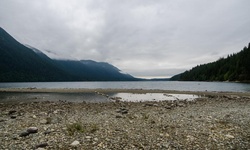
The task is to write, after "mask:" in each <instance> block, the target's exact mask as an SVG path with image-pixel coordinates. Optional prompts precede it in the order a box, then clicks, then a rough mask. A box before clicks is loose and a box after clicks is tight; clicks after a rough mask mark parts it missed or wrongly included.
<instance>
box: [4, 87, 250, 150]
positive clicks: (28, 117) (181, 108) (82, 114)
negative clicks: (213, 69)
mask: <svg viewBox="0 0 250 150" xmlns="http://www.w3.org/2000/svg"><path fill="white" fill-rule="evenodd" d="M95 91H96V92H99V93H110V92H115V93H121V92H125V93H140V92H143V93H153V92H155V93H173V94H197V95H204V96H205V97H201V98H197V99H195V100H193V101H187V100H184V101H179V100H173V101H159V102H122V101H119V100H114V101H110V102H106V103H86V102H81V103H79V102H78V103H73V102H67V101H66V102H65V101H46V99H45V100H44V101H35V102H22V101H19V102H12V103H5V102H2V103H1V102H0V133H1V134H0V149H249V147H250V128H249V127H250V117H249V116H250V98H249V93H225V92H224V93H218V92H202V93H201V92H191V93H190V92H179V91H162V90H158V91H155V90H125V91H124V90H111V89H110V90H101V89H96V90H88V89H77V90H76V89H71V90H69V89H57V90H55V89H54V90H51V89H1V92H0V94H1V93H5V92H13V93H15V92H34V93H39V92H48V94H50V93H51V94H52V93H54V92H58V93H67V92H69V93H70V92H75V93H79V92H80V93H82V92H95ZM14 98H16V99H19V98H21V97H14Z"/></svg>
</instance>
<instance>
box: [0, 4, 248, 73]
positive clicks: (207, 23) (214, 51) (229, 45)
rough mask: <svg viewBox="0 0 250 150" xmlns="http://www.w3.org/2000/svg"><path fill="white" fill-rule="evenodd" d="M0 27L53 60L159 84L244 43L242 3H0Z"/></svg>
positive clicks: (244, 8)
mask: <svg viewBox="0 0 250 150" xmlns="http://www.w3.org/2000/svg"><path fill="white" fill-rule="evenodd" d="M0 27H2V28H3V29H5V30H6V31H7V32H8V33H9V34H11V35H12V36H13V37H14V38H15V39H16V40H18V41H19V42H21V43H23V44H28V45H30V46H32V47H35V48H37V49H39V50H41V51H42V52H44V53H46V54H47V55H48V56H50V57H52V58H55V59H74V60H89V59H91V60H95V61H102V62H108V63H111V64H113V65H114V66H116V67H118V68H119V69H121V70H122V71H123V72H126V73H129V74H131V75H133V76H135V77H144V78H156V77H157V78H166V77H171V76H173V75H176V74H179V73H181V72H184V71H185V70H189V69H191V68H192V67H195V66H197V65H199V64H204V63H208V62H212V61H216V60H218V59H219V58H221V57H226V56H227V55H228V54H232V53H237V52H239V51H240V50H242V49H243V47H244V46H247V45H248V43H249V42H250V0H125V1H122V0H70V1H69V0H0Z"/></svg>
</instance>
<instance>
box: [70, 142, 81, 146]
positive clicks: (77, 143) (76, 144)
mask: <svg viewBox="0 0 250 150" xmlns="http://www.w3.org/2000/svg"><path fill="white" fill-rule="evenodd" d="M79 144H80V142H79V141H74V142H73V143H71V144H70V146H73V147H77V146H78V145H79Z"/></svg>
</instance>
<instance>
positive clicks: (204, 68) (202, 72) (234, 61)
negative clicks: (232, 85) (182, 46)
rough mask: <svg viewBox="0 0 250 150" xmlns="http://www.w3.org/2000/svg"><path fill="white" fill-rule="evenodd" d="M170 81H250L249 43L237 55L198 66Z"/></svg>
mask: <svg viewBox="0 0 250 150" xmlns="http://www.w3.org/2000/svg"><path fill="white" fill-rule="evenodd" d="M171 80H178V81H240V82H249V81H250V43H249V44H248V47H244V48H243V50H241V51H240V52H239V53H236V54H231V55H228V56H227V58H220V59H219V60H217V61H215V62H212V63H208V64H202V65H198V66H196V67H194V68H192V69H191V70H189V71H185V72H184V73H181V74H178V75H175V76H173V77H172V78H171Z"/></svg>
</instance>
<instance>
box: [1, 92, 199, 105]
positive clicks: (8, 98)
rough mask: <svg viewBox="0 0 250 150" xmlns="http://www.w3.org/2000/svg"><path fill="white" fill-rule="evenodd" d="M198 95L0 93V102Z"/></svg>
mask: <svg viewBox="0 0 250 150" xmlns="http://www.w3.org/2000/svg"><path fill="white" fill-rule="evenodd" d="M198 97H199V96H198V95H191V94H165V93H145V94H138V93H108V94H104V93H99V92H93V93H8V92H7V93H2V92H1V93H0V102H34V101H67V102H93V103H96V102H110V101H127V102H144V101H173V100H188V101H191V100H194V99H195V98H198Z"/></svg>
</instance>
